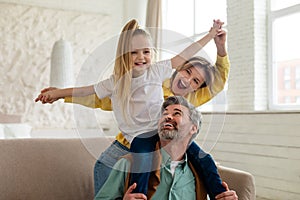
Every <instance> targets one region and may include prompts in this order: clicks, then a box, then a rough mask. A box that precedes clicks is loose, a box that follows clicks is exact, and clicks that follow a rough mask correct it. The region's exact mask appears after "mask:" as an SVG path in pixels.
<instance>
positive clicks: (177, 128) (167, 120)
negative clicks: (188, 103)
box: [158, 104, 195, 140]
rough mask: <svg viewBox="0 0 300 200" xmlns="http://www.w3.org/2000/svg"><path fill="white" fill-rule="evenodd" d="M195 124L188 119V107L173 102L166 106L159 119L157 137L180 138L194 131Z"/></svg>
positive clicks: (165, 138)
mask: <svg viewBox="0 0 300 200" xmlns="http://www.w3.org/2000/svg"><path fill="white" fill-rule="evenodd" d="M194 128H195V125H193V124H192V121H191V120H190V112H189V109H188V108H187V107H185V106H182V105H179V104H175V105H169V106H168V107H166V109H165V111H164V112H163V114H162V117H161V118H160V120H159V124H158V133H159V137H160V138H161V139H164V140H173V139H180V138H183V137H186V136H188V135H189V134H190V133H194V132H195V129H194Z"/></svg>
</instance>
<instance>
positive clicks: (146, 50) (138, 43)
mask: <svg viewBox="0 0 300 200" xmlns="http://www.w3.org/2000/svg"><path fill="white" fill-rule="evenodd" d="M151 56H152V54H151V44H150V41H149V39H148V38H147V37H146V36H144V35H135V36H134V37H133V38H132V42H131V59H132V62H133V63H132V65H133V74H134V75H135V76H139V75H141V74H143V73H144V71H145V70H146V69H147V68H148V67H149V64H151Z"/></svg>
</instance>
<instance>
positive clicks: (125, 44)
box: [113, 19, 152, 119]
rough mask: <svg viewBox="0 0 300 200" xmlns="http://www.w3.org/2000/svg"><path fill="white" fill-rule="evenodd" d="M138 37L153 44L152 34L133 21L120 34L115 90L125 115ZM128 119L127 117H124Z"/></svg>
mask: <svg viewBox="0 0 300 200" xmlns="http://www.w3.org/2000/svg"><path fill="white" fill-rule="evenodd" d="M136 35H143V36H145V38H147V39H148V40H149V42H150V43H151V41H152V40H151V37H150V34H149V33H147V32H146V31H145V30H143V29H140V28H139V24H138V22H137V21H136V20H135V19H133V20H130V21H129V22H127V24H126V25H125V26H124V27H123V29H122V32H121V34H120V38H119V42H118V47H117V52H116V60H115V65H114V72H113V73H114V80H115V87H117V88H115V89H116V91H117V98H118V99H119V100H120V101H119V102H120V106H121V107H122V108H123V114H125V109H127V108H128V102H129V99H130V91H131V79H132V67H133V61H132V59H131V51H132V50H131V41H132V38H133V37H134V36H136ZM124 117H125V119H126V117H127V116H126V115H124Z"/></svg>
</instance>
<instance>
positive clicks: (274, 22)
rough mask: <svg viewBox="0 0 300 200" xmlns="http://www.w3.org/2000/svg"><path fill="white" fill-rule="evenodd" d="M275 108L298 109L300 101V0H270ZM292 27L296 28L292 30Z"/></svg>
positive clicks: (273, 104)
mask: <svg viewBox="0 0 300 200" xmlns="http://www.w3.org/2000/svg"><path fill="white" fill-rule="evenodd" d="M269 16H270V18H269V23H270V24H269V27H270V34H269V37H270V40H269V41H270V42H269V46H270V56H271V58H270V73H271V76H270V78H271V81H270V90H269V91H270V98H269V99H270V101H269V105H270V108H271V109H286V110H288V109H289V110H298V109H300V103H299V101H298V100H297V97H298V96H300V87H299V86H300V69H299V68H298V66H299V65H300V53H299V45H296V44H300V37H299V35H300V27H299V26H297V23H299V19H300V0H285V1H282V0H270V13H269ZM291 30H292V31H291Z"/></svg>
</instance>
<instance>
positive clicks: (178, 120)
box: [95, 96, 237, 200]
mask: <svg viewBox="0 0 300 200" xmlns="http://www.w3.org/2000/svg"><path fill="white" fill-rule="evenodd" d="M200 125H201V114H200V112H198V111H197V110H196V109H195V107H194V106H192V105H191V104H189V103H188V102H187V101H186V100H185V98H183V97H180V96H173V97H169V98H167V99H166V101H165V102H164V104H163V106H162V116H161V119H160V120H159V123H158V134H159V138H160V141H159V143H158V144H157V147H158V150H157V151H156V152H155V153H154V159H153V160H154V161H153V165H154V166H155V168H154V171H153V172H152V173H151V176H150V179H149V187H151V188H152V189H151V190H150V189H149V190H148V198H151V199H161V200H167V199H172V200H181V199H187V200H189V199H197V200H198V199H206V197H207V194H206V191H205V189H204V187H203V184H202V182H201V180H200V178H199V177H198V176H197V174H196V173H195V171H194V169H193V166H192V165H191V164H190V163H189V162H188V160H187V156H186V154H185V152H186V149H187V148H188V146H189V144H190V143H191V141H192V140H193V139H194V138H195V137H196V135H197V134H198V133H199V131H200ZM130 160H132V159H131V158H130V156H128V157H126V158H125V157H124V158H122V159H120V160H119V161H118V162H117V163H116V165H115V166H114V169H113V170H112V172H111V174H110V176H109V178H108V179H107V181H106V183H105V184H104V185H103V187H102V188H101V190H100V191H99V192H98V194H97V195H96V198H95V199H101V200H103V199H124V200H131V199H142V200H146V199H147V197H146V196H145V195H144V194H142V193H132V191H133V190H134V188H135V187H136V184H135V183H134V184H133V185H131V186H129V185H128V180H129V176H130V173H129V171H130V166H131V165H134V163H132V162H131V161H130ZM224 186H225V187H226V188H227V191H226V192H223V193H221V194H219V195H217V196H216V199H220V200H225V199H232V200H237V195H236V193H235V191H232V190H231V191H230V190H229V189H228V186H227V185H226V184H225V183H224Z"/></svg>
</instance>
